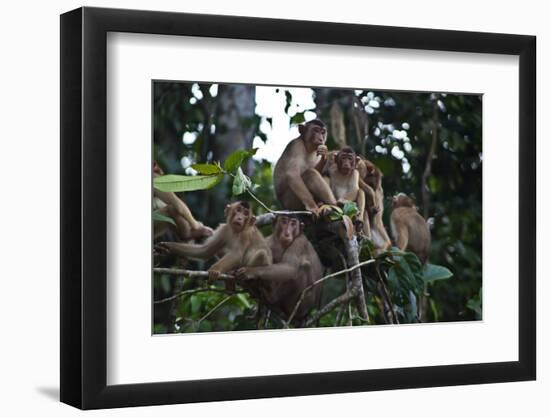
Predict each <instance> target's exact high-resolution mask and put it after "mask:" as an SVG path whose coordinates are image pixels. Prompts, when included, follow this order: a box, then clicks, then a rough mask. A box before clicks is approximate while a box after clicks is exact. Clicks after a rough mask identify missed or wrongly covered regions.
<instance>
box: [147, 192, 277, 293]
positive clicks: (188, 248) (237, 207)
mask: <svg viewBox="0 0 550 417" xmlns="http://www.w3.org/2000/svg"><path fill="white" fill-rule="evenodd" d="M224 214H225V217H226V221H227V223H222V224H220V225H219V226H218V228H217V229H216V230H215V231H214V234H213V235H212V236H211V237H209V238H208V239H207V240H206V241H205V242H204V243H202V244H192V243H176V242H163V243H159V244H158V245H157V248H158V249H159V251H160V252H164V253H172V254H175V255H177V256H181V257H185V258H191V259H202V260H209V259H211V258H213V257H214V256H215V255H221V258H220V259H219V260H218V261H216V262H215V263H214V264H213V265H212V266H211V267H210V269H209V270H208V280H209V282H212V281H215V280H216V279H217V278H218V277H219V275H220V274H221V273H227V272H230V271H234V270H236V269H237V268H240V267H243V266H265V265H270V264H271V263H272V256H271V249H270V248H269V246H268V244H267V242H266V240H265V239H264V237H263V235H262V234H261V233H260V231H259V230H258V228H257V227H256V226H255V222H256V218H255V217H254V215H253V214H252V212H251V210H250V205H249V204H248V203H247V202H242V201H238V202H235V203H232V204H228V205H227V206H226V207H225V212H224ZM226 287H227V288H228V289H234V283H233V282H229V281H227V282H226Z"/></svg>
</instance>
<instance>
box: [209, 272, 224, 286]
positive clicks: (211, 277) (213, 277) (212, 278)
mask: <svg viewBox="0 0 550 417" xmlns="http://www.w3.org/2000/svg"><path fill="white" fill-rule="evenodd" d="M220 274H221V271H217V270H215V269H210V270H209V271H208V283H209V284H212V283H213V282H214V281H217V280H218V279H219V278H220Z"/></svg>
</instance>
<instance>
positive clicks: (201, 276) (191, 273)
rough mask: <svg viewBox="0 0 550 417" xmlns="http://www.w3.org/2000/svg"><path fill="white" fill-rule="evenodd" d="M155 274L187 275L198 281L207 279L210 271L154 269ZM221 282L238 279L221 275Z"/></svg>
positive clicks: (219, 277)
mask: <svg viewBox="0 0 550 417" xmlns="http://www.w3.org/2000/svg"><path fill="white" fill-rule="evenodd" d="M153 272H157V273H159V274H167V275H185V277H186V278H196V279H207V278H208V271H191V270H189V269H179V268H153ZM218 279H220V280H234V279H236V278H235V277H234V276H233V275H229V274H220V275H219V276H218Z"/></svg>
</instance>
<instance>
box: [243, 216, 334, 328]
mask: <svg viewBox="0 0 550 417" xmlns="http://www.w3.org/2000/svg"><path fill="white" fill-rule="evenodd" d="M267 243H268V245H269V247H270V248H271V252H272V254H273V265H269V266H256V267H255V266H249V267H243V268H240V269H238V270H237V273H236V275H237V278H239V279H242V280H246V281H245V282H244V283H243V284H244V285H245V286H247V284H249V285H250V287H252V288H254V289H256V290H257V292H258V293H259V296H260V299H261V300H262V301H263V302H265V303H266V304H267V305H268V306H269V307H272V308H273V307H274V308H276V309H277V310H278V311H279V312H281V313H282V314H283V315H284V316H285V317H286V318H288V317H289V316H290V315H291V314H292V311H293V310H294V307H295V306H296V303H297V302H298V300H299V299H300V296H301V294H302V291H303V290H304V289H305V288H306V287H308V286H309V285H311V284H313V283H314V282H315V281H318V280H319V279H321V277H322V275H323V266H322V264H321V261H320V260H319V256H318V255H317V252H315V249H314V248H313V246H312V244H311V243H310V242H309V240H308V239H307V237H306V236H305V235H304V234H303V223H300V221H299V220H298V219H296V218H294V217H288V216H277V217H276V219H275V222H274V223H273V234H272V235H271V236H269V237H268V238H267ZM253 280H256V281H257V282H254V281H253ZM320 290H321V289H320V285H316V286H314V287H313V288H312V289H311V290H309V291H308V292H307V293H306V295H305V297H304V299H303V300H302V302H301V304H300V306H299V308H298V310H297V311H296V314H295V316H294V317H295V318H296V319H298V320H301V319H303V318H304V317H305V315H306V314H307V313H308V312H309V310H310V309H311V308H312V307H315V306H317V305H318V303H319V295H320Z"/></svg>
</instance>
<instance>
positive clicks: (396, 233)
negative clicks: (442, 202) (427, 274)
mask: <svg viewBox="0 0 550 417" xmlns="http://www.w3.org/2000/svg"><path fill="white" fill-rule="evenodd" d="M392 203H393V211H392V213H391V231H392V235H393V238H394V239H395V243H396V246H397V247H398V248H399V249H400V250H402V251H406V252H413V253H414V254H416V256H418V259H419V260H420V262H422V264H423V265H424V264H425V263H426V262H427V261H428V257H429V255H430V246H431V241H432V239H431V236H430V229H429V227H428V224H427V223H426V220H424V217H422V216H421V215H420V214H419V213H418V210H417V208H416V206H415V204H414V202H413V200H412V199H411V198H409V197H407V196H406V195H405V194H398V195H396V196H395V197H393V202H392Z"/></svg>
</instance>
